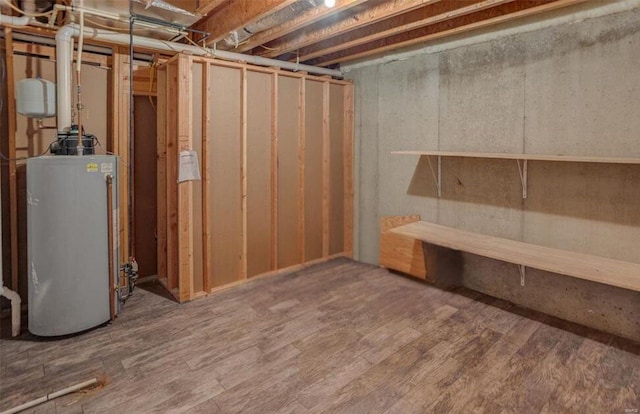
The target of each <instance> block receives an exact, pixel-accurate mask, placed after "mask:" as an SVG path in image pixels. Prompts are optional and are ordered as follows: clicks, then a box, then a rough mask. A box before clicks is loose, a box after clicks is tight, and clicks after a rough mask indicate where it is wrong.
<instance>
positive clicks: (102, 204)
mask: <svg viewBox="0 0 640 414" xmlns="http://www.w3.org/2000/svg"><path fill="white" fill-rule="evenodd" d="M117 229H118V157H116V156H111V155H91V156H83V157H78V156H65V155H57V156H48V157H38V158H30V159H28V160H27V242H28V286H29V331H30V332H31V333H33V334H34V335H39V336H58V335H67V334H72V333H76V332H80V331H83V330H86V329H89V328H92V327H95V326H98V325H100V324H103V323H105V322H107V321H109V320H110V319H111V317H112V316H113V315H114V314H115V313H117V312H118V306H119V301H118V299H117V294H114V289H115V283H116V282H117V281H118V275H119V269H118V267H119V266H118V265H117V264H118V263H119V259H118V258H119V241H118V231H117Z"/></svg>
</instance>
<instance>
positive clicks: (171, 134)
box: [166, 62, 180, 300]
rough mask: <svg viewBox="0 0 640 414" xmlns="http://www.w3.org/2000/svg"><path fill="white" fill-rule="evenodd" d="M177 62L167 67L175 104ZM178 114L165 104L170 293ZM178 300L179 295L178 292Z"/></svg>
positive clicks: (172, 285)
mask: <svg viewBox="0 0 640 414" xmlns="http://www.w3.org/2000/svg"><path fill="white" fill-rule="evenodd" d="M177 66H178V65H177V62H171V63H169V64H168V65H167V102H174V103H175V102H177V96H178V91H177V88H178V67H177ZM177 122H178V114H177V113H176V111H170V110H169V105H168V104H167V113H166V130H167V133H166V141H167V163H166V166H167V167H166V168H167V182H166V195H167V199H166V203H167V225H166V227H167V285H168V287H169V290H170V291H174V290H175V291H178V286H179V281H178V274H179V266H178V237H177V235H178V191H177V190H178V185H177V181H178V136H177V131H178V126H177ZM177 299H178V300H180V294H179V291H178V297H177Z"/></svg>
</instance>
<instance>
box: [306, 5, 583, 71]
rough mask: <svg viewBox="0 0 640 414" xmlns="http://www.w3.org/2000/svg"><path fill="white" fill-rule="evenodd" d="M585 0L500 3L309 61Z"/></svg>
mask: <svg viewBox="0 0 640 414" xmlns="http://www.w3.org/2000/svg"><path fill="white" fill-rule="evenodd" d="M585 1H586V0H526V1H523V0H518V1H514V2H512V3H508V4H505V5H502V6H499V7H495V8H491V9H487V10H484V11H481V12H476V13H473V14H470V15H467V16H462V17H458V18H456V19H452V20H447V21H444V22H441V23H437V24H435V25H431V26H427V27H423V28H420V29H417V30H413V31H410V32H405V33H401V34H398V35H395V36H391V37H388V38H385V39H380V40H377V41H374V42H371V43H367V44H364V45H361V46H359V47H356V48H352V49H347V50H343V51H340V52H337V53H333V54H330V55H326V56H323V57H319V58H317V59H314V60H311V61H309V62H306V63H307V64H311V65H316V66H330V65H334V64H336V63H340V62H345V61H351V60H355V59H361V58H365V57H368V56H371V55H374V54H380V53H384V52H389V51H392V50H396V49H399V48H403V47H407V46H412V45H416V44H419V43H424V42H427V41H432V40H436V39H440V38H443V37H448V36H454V35H457V34H460V33H464V32H467V31H471V30H476V29H480V28H485V27H488V26H492V25H496V24H499V23H504V22H507V21H510V20H514V19H519V18H523V17H526V16H532V15H536V14H539V13H543V12H548V11H551V10H555V9H558V8H561V7H567V6H571V5H575V4H578V3H582V2H585Z"/></svg>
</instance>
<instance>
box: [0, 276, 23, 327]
mask: <svg viewBox="0 0 640 414" xmlns="http://www.w3.org/2000/svg"><path fill="white" fill-rule="evenodd" d="M0 296H4V297H5V298H7V299H9V300H10V301H11V336H18V335H20V303H22V300H21V299H20V295H19V294H18V293H17V292H14V291H13V290H11V289H7V288H6V287H4V286H3V285H2V280H0Z"/></svg>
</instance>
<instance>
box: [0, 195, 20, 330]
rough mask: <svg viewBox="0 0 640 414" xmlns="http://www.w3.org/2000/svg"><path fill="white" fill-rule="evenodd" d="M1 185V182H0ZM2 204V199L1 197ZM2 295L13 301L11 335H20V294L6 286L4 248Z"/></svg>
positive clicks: (0, 294)
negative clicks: (4, 280)
mask: <svg viewBox="0 0 640 414" xmlns="http://www.w3.org/2000/svg"><path fill="white" fill-rule="evenodd" d="M0 185H1V184H0ZM0 204H2V200H1V199H0ZM1 228H2V215H1V214H0V229H1ZM0 296H4V297H5V298H7V299H9V300H10V301H11V336H18V335H20V303H21V302H22V301H21V300H20V295H18V294H17V293H16V292H14V291H13V290H10V289H7V288H5V287H4V283H3V281H2V250H1V249H0Z"/></svg>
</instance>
